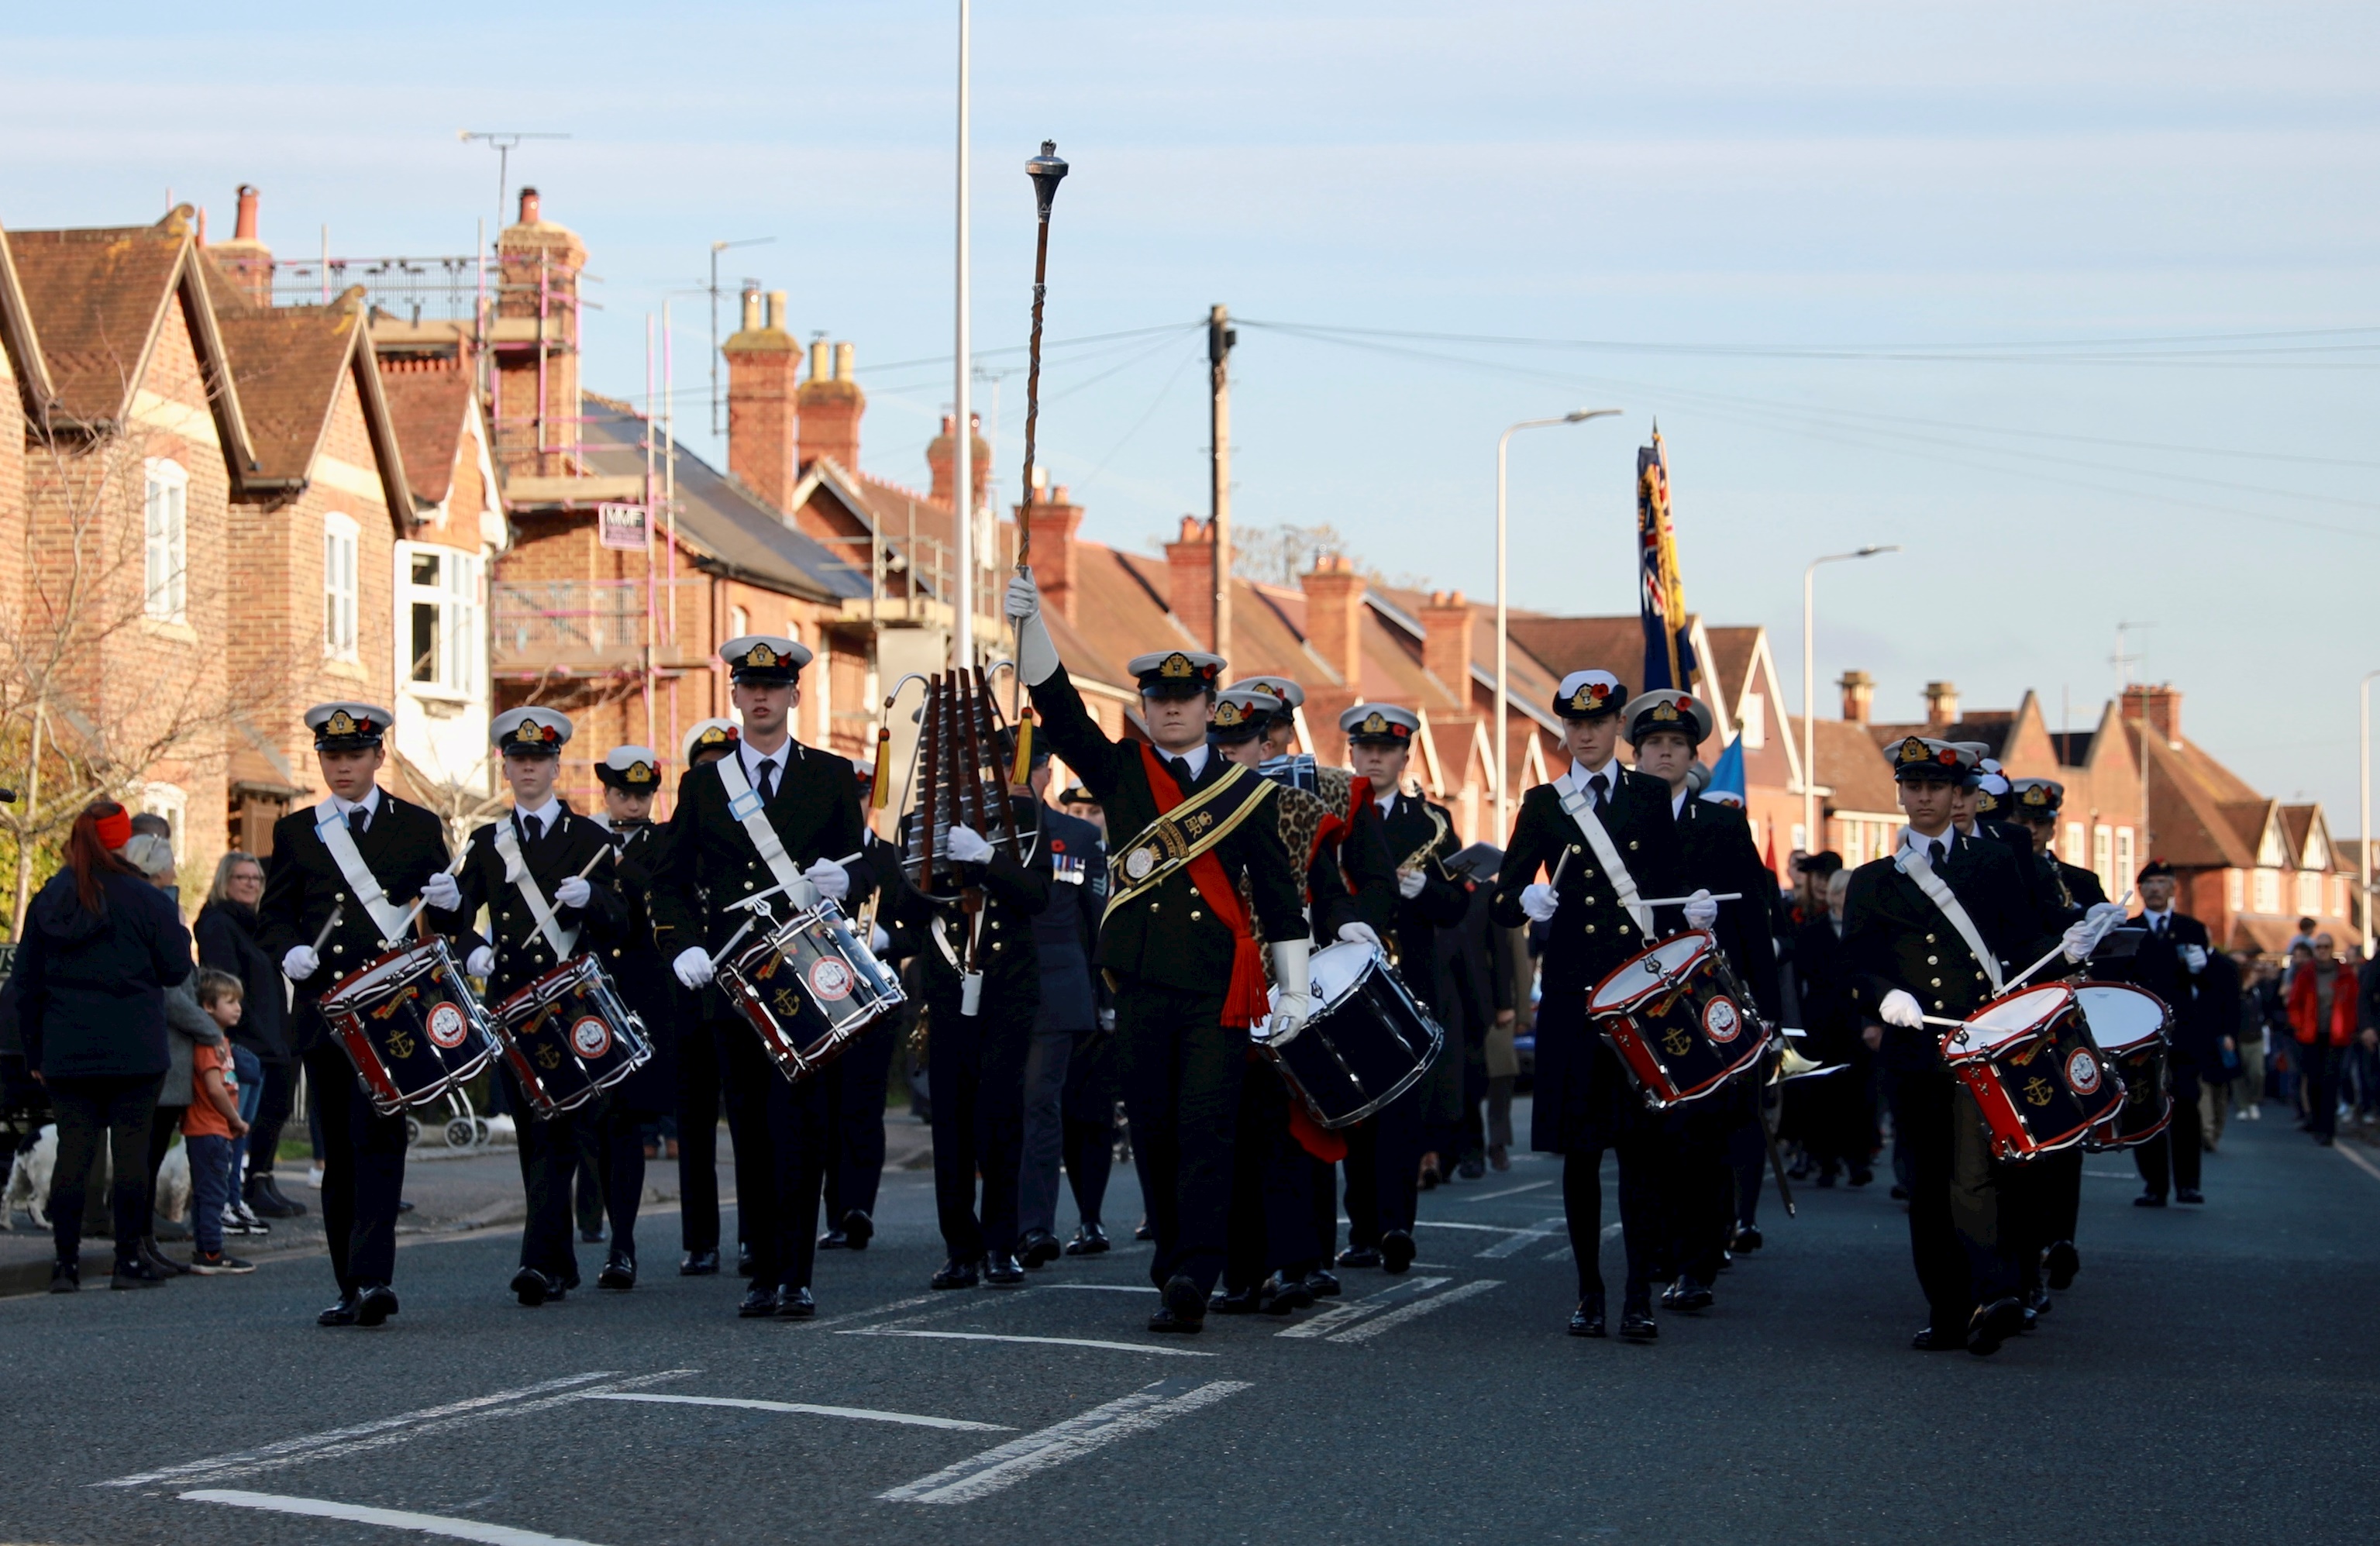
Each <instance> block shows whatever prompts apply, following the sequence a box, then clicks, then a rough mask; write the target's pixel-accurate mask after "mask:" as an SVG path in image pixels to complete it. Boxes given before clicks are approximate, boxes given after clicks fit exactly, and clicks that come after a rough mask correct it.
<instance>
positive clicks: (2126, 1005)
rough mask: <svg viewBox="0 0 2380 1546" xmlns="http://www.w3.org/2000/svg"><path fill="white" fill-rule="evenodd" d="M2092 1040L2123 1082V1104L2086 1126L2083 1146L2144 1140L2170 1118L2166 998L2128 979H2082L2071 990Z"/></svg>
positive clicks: (2115, 1146) (2123, 1146)
mask: <svg viewBox="0 0 2380 1546" xmlns="http://www.w3.org/2000/svg"><path fill="white" fill-rule="evenodd" d="M2074 996H2075V998H2076V999H2077V1000H2078V1001H2079V1002H2080V1003H2081V1004H2082V1006H2083V1024H2084V1025H2085V1026H2087V1027H2088V1028H2089V1029H2090V1032H2091V1040H2092V1041H2093V1043H2094V1044H2095V1045H2096V1046H2097V1047H2098V1049H2099V1051H2100V1052H2101V1053H2104V1054H2106V1056H2107V1061H2108V1062H2110V1063H2112V1064H2114V1065H2115V1067H2116V1073H2117V1076H2118V1077H2119V1078H2121V1079H2122V1080H2123V1083H2124V1104H2123V1107H2122V1109H2121V1110H2119V1111H2118V1112H2117V1113H2116V1114H2115V1115H2113V1116H2111V1117H2109V1118H2108V1119H2107V1121H2105V1122H2102V1123H2101V1124H2099V1126H2096V1127H2094V1128H2092V1129H2091V1136H2090V1137H2089V1138H2084V1139H2083V1148H2085V1149H2095V1150H2104V1149H2130V1148H2131V1147H2132V1146H2133V1145H2134V1144H2139V1143H2146V1142H2147V1141H2148V1140H2149V1139H2151V1138H2155V1137H2156V1136H2157V1135H2158V1134H2159V1133H2162V1132H2164V1131H2165V1129H2166V1124H2168V1123H2169V1122H2171V1121H2172V1120H2173V1090H2172V1084H2171V1080H2170V1077H2169V1076H2168V1072H2167V1065H2166V1059H2167V1056H2168V1053H2170V1052H2171V1050H2172V1044H2171V1042H2170V1041H2168V1036H2169V1034H2170V1031H2171V1029H2172V1026H2173V1016H2172V1015H2171V1013H2170V1012H2169V1011H2168V1009H2167V1008H2166V1004H2165V1000H2163V999H2161V998H2159V997H2157V996H2156V995H2155V993H2153V992H2149V991H2148V990H2147V989H2146V988H2135V987H2133V986H2132V985H2131V983H2129V982H2084V983H2081V984H2078V985H2077V986H2076V988H2075V990H2074Z"/></svg>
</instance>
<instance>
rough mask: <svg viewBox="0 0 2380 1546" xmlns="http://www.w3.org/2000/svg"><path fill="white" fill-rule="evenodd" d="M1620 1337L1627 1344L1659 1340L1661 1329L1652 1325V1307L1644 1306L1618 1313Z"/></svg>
mask: <svg viewBox="0 0 2380 1546" xmlns="http://www.w3.org/2000/svg"><path fill="white" fill-rule="evenodd" d="M1620 1335H1621V1338H1622V1339H1623V1340H1625V1341H1628V1342H1653V1341H1657V1340H1658V1339H1659V1337H1660V1335H1661V1328H1660V1327H1659V1326H1658V1325H1657V1324H1655V1323H1654V1321H1653V1307H1652V1306H1650V1305H1645V1306H1642V1307H1637V1308H1631V1309H1623V1310H1621V1312H1620Z"/></svg>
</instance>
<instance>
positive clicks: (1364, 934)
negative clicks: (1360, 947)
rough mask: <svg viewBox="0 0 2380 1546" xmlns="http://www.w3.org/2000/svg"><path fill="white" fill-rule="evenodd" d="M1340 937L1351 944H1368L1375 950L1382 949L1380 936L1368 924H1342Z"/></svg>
mask: <svg viewBox="0 0 2380 1546" xmlns="http://www.w3.org/2000/svg"><path fill="white" fill-rule="evenodd" d="M1339 937H1340V938H1341V939H1342V940H1344V941H1346V942H1347V943H1349V944H1368V945H1370V946H1371V947H1372V948H1373V949H1375V950H1378V949H1380V948H1381V946H1380V936H1379V935H1378V934H1377V933H1375V932H1374V931H1373V930H1372V926H1371V925H1370V924H1368V923H1342V924H1341V925H1339Z"/></svg>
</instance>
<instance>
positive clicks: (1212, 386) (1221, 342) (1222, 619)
mask: <svg viewBox="0 0 2380 1546" xmlns="http://www.w3.org/2000/svg"><path fill="white" fill-rule="evenodd" d="M1239 341H1240V335H1239V332H1238V330H1236V329H1235V328H1233V326H1232V325H1231V313H1230V312H1229V311H1228V310H1226V309H1225V308H1223V307H1221V306H1218V307H1216V308H1214V309H1213V310H1210V311H1208V313H1207V400H1208V409H1207V432H1208V450H1209V458H1208V467H1209V469H1210V470H1209V481H1210V482H1211V485H1212V486H1211V488H1210V490H1209V493H1208V508H1209V511H1210V513H1211V515H1212V517H1213V523H1212V525H1213V530H1212V535H1213V538H1214V543H1215V653H1217V654H1219V655H1220V656H1222V657H1223V658H1224V659H1225V660H1226V661H1228V660H1230V659H1231V658H1232V370H1231V361H1232V346H1233V345H1234V344H1236V343H1238V342H1239Z"/></svg>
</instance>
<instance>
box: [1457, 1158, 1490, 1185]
mask: <svg viewBox="0 0 2380 1546" xmlns="http://www.w3.org/2000/svg"><path fill="white" fill-rule="evenodd" d="M1454 1174H1455V1175H1460V1176H1461V1177H1463V1179H1464V1180H1465V1181H1476V1180H1478V1179H1479V1178H1480V1177H1481V1176H1483V1175H1487V1174H1488V1165H1487V1163H1486V1162H1485V1161H1483V1160H1481V1159H1480V1157H1479V1156H1478V1155H1476V1154H1466V1155H1464V1156H1463V1159H1462V1161H1461V1163H1458V1164H1456V1165H1455V1167H1454Z"/></svg>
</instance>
